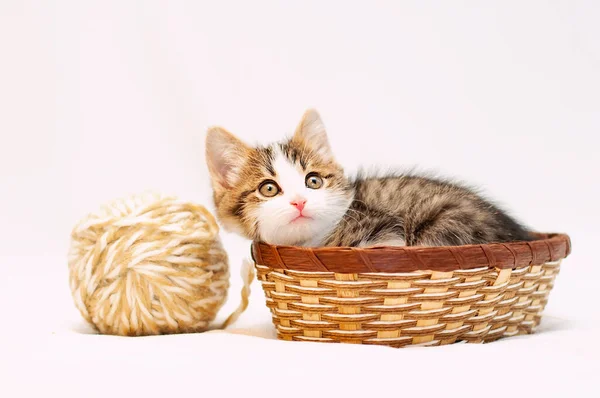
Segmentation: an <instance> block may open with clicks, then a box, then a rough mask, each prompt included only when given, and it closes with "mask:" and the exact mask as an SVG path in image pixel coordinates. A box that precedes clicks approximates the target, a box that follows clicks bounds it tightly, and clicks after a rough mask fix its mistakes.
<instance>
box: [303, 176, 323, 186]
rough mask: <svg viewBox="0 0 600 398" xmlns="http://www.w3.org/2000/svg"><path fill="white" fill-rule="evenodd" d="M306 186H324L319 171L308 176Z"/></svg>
mask: <svg viewBox="0 0 600 398" xmlns="http://www.w3.org/2000/svg"><path fill="white" fill-rule="evenodd" d="M306 186H307V187H308V188H310V189H319V188H321V187H322V186H323V179H322V178H321V177H319V175H318V174H317V173H310V174H309V175H307V176H306Z"/></svg>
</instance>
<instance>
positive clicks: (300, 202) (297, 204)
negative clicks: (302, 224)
mask: <svg viewBox="0 0 600 398" xmlns="http://www.w3.org/2000/svg"><path fill="white" fill-rule="evenodd" d="M290 204H291V205H292V206H294V207H296V209H298V210H299V211H300V212H302V210H303V209H304V205H305V204H306V199H297V200H293V201H291V202H290Z"/></svg>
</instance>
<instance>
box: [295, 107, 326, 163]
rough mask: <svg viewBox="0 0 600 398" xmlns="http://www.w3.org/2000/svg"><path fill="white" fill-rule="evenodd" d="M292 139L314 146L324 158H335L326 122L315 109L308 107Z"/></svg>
mask: <svg viewBox="0 0 600 398" xmlns="http://www.w3.org/2000/svg"><path fill="white" fill-rule="evenodd" d="M292 140H293V141H295V142H297V143H300V144H302V145H306V146H307V147H309V148H312V149H313V150H315V151H317V153H318V154H319V155H321V156H323V157H324V158H327V159H329V160H333V152H332V150H331V146H330V145H329V139H328V138H327V130H326V129H325V124H324V123H323V120H321V116H320V115H319V113H318V112H317V111H316V110H314V109H308V110H307V111H306V112H304V115H303V116H302V120H301V121H300V123H299V124H298V127H296V131H295V133H294V137H293V138H292Z"/></svg>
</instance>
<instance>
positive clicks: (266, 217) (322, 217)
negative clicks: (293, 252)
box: [254, 148, 351, 246]
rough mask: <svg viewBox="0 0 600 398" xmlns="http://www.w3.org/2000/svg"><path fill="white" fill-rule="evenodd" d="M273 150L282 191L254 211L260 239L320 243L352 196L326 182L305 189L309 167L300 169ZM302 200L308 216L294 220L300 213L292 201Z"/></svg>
mask: <svg viewBox="0 0 600 398" xmlns="http://www.w3.org/2000/svg"><path fill="white" fill-rule="evenodd" d="M274 149H275V150H274V152H275V160H274V162H273V168H274V169H275V174H276V177H275V178H274V180H275V181H276V182H277V184H278V185H279V187H280V188H281V190H282V191H283V194H281V195H277V196H275V197H273V198H268V199H266V200H265V202H263V204H262V205H261V206H259V208H258V209H257V211H256V214H254V216H255V217H256V218H257V219H258V229H259V233H260V235H261V238H262V239H263V240H264V241H265V242H268V243H271V244H278V245H295V246H319V245H320V244H321V243H322V241H323V239H324V238H325V237H326V236H327V235H328V234H329V233H330V232H331V231H332V230H333V229H334V228H335V226H336V225H337V224H338V223H339V222H340V220H341V218H342V217H343V216H344V214H345V212H346V210H347V209H348V206H350V201H351V199H350V198H349V197H348V196H346V195H344V193H343V192H336V191H334V190H332V189H330V188H328V187H327V182H326V181H325V183H324V185H323V186H322V187H321V188H319V189H310V188H307V187H306V185H305V178H306V174H307V173H309V172H310V171H311V170H307V171H306V173H305V172H303V171H302V168H301V167H300V166H299V165H294V164H292V163H291V162H290V161H289V160H288V159H287V158H286V157H285V155H284V154H283V153H282V152H281V151H280V150H279V148H274ZM302 199H304V200H306V204H305V207H304V210H303V211H302V214H303V215H304V216H305V217H308V218H307V219H299V220H296V221H293V220H294V219H295V218H296V217H298V215H299V214H300V212H299V211H298V209H296V207H295V206H293V205H292V204H291V202H294V201H297V200H302ZM292 221H293V222H292Z"/></svg>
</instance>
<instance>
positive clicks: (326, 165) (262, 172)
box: [206, 109, 353, 246]
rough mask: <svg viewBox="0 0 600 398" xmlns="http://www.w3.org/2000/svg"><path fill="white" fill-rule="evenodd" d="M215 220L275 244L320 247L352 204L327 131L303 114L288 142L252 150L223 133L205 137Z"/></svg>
mask: <svg viewBox="0 0 600 398" xmlns="http://www.w3.org/2000/svg"><path fill="white" fill-rule="evenodd" d="M206 160H207V165H208V169H209V171H210V175H211V183H212V187H213V199H214V202H215V206H216V209H217V218H218V219H219V221H220V222H221V224H222V225H223V226H224V228H225V229H226V230H228V231H232V232H237V233H239V234H241V235H242V236H244V237H246V238H249V239H252V240H259V241H263V242H266V243H270V244H277V245H297V246H300V245H304V246H309V245H312V246H315V245H319V244H320V242H321V241H322V239H323V238H324V237H325V236H326V235H327V234H328V233H329V232H331V231H332V230H333V228H334V227H335V226H336V224H337V223H339V222H340V220H341V219H342V217H343V216H344V214H345V212H346V211H347V209H348V207H349V206H350V202H351V200H352V197H353V191H352V187H351V186H350V183H349V181H348V179H347V178H346V176H345V175H344V171H343V169H342V167H341V166H340V165H339V164H338V163H337V162H336V161H335V159H334V157H333V154H332V151H331V148H330V145H329V140H328V139H327V134H326V131H325V127H324V125H323V122H322V121H321V118H320V116H319V114H318V113H317V112H316V111H314V110H312V109H311V110H308V111H306V112H305V114H304V116H303V118H302V120H301V122H300V123H299V125H298V127H297V128H296V131H295V133H294V135H293V137H291V138H290V139H287V140H286V141H283V142H277V143H273V144H271V145H269V146H259V147H251V146H249V145H247V144H246V143H244V142H243V141H241V140H240V139H238V138H237V137H235V136H234V135H233V134H231V133H229V132H228V131H226V130H225V129H223V128H220V127H212V128H210V129H209V130H208V134H207V137H206Z"/></svg>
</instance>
